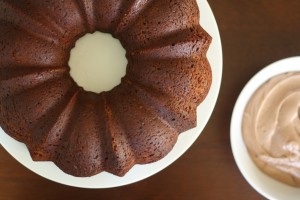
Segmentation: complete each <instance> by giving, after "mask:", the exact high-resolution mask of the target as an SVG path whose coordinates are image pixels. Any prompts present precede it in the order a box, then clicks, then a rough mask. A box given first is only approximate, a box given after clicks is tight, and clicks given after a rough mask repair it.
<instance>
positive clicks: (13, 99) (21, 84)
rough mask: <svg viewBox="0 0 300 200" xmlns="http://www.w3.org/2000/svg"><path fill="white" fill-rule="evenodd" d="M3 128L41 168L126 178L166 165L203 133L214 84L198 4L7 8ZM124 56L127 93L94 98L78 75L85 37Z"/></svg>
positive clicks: (113, 2) (76, 2) (1, 78)
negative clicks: (183, 138)
mask: <svg viewBox="0 0 300 200" xmlns="http://www.w3.org/2000/svg"><path fill="white" fill-rule="evenodd" d="M0 30H1V34H0V125H1V127H2V128H3V130H4V131H5V132H6V133H7V134H8V135H10V136H11V137H13V138H15V139H16V140H18V141H20V142H23V143H25V144H26V146H27V147H28V149H29V152H30V154H31V157H32V159H33V160H35V161H53V162H54V163H55V164H56V165H57V166H58V167H59V168H60V169H62V170H63V171H64V172H65V173H68V174H71V175H73V176H79V177H84V176H92V175H95V174H97V173H100V172H102V171H107V172H110V173H112V174H115V175H118V176H123V175H124V174H125V173H126V172H127V171H128V170H129V169H130V168H131V167H132V166H133V165H135V164H145V163H151V162H154V161H157V160H159V159H161V158H163V157H164V156H165V155H166V154H167V153H168V152H170V150H171V149H172V148H173V146H174V144H175V143H176V140H177V137H178V134H179V133H182V132H184V131H186V130H188V129H191V128H193V127H195V126H196V108H197V106H198V105H199V104H200V103H201V102H202V101H203V100H204V98H205V97H206V95H207V93H208V91H209V88H210V85H211V80H212V75H211V69H210V65H209V63H208V61H207V58H206V52H207V49H208V47H209V45H210V42H211V37H210V36H209V35H208V34H207V33H206V32H205V31H204V30H203V29H202V28H201V27H200V25H199V10H198V6H197V2H196V0H47V1H41V0H0ZM95 31H101V32H105V33H111V34H112V35H113V36H114V37H115V38H117V39H119V40H120V42H121V44H122V45H123V47H124V48H125V49H126V52H127V54H126V57H127V59H128V65H127V72H126V75H125V77H124V78H123V79H122V82H121V84H120V85H118V86H116V87H115V88H114V89H112V90H111V91H108V92H102V93H100V94H96V93H92V92H87V91H85V90H83V89H82V88H81V87H79V86H78V85H77V84H76V83H75V82H74V80H73V79H72V78H71V77H70V74H69V70H70V68H69V66H68V61H69V57H70V51H71V49H72V48H73V47H74V45H75V42H76V40H77V39H78V38H80V37H82V36H83V35H85V34H86V33H93V32H95Z"/></svg>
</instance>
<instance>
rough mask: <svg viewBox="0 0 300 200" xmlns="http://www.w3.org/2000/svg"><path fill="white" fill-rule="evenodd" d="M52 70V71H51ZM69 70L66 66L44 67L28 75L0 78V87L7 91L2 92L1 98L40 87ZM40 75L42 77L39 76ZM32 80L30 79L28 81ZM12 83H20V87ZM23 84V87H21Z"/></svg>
mask: <svg viewBox="0 0 300 200" xmlns="http://www.w3.org/2000/svg"><path fill="white" fill-rule="evenodd" d="M50 71H51V72H50ZM66 72H67V70H66V69H65V68H57V69H54V70H53V69H50V70H48V69H44V70H41V72H38V73H30V74H27V75H26V76H21V75H20V76H16V77H13V78H10V79H6V80H0V89H1V90H2V91H6V92H4V93H1V94H0V100H1V99H3V98H5V95H6V96H7V95H9V96H12V95H18V94H19V93H21V92H24V91H27V90H30V89H33V88H35V87H38V86H40V85H42V84H44V83H46V82H47V81H52V80H55V79H59V78H61V77H62V76H63V75H64V74H66ZM39 77H40V78H39ZM27 80H30V81H27ZM11 83H14V84H18V87H15V88H13V87H10V85H11ZM21 86H22V88H21Z"/></svg>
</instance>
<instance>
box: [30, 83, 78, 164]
mask: <svg viewBox="0 0 300 200" xmlns="http://www.w3.org/2000/svg"><path fill="white" fill-rule="evenodd" d="M78 93H79V92H78V90H76V88H75V87H70V89H69V91H68V92H67V93H66V95H65V96H64V97H63V98H62V99H64V100H62V102H59V103H57V104H56V105H54V106H53V108H52V109H50V110H49V111H48V112H47V114H45V115H51V117H52V116H54V118H55V119H52V121H51V122H50V121H49V119H47V118H44V119H40V120H39V121H38V122H37V123H36V125H35V127H33V128H32V131H31V138H32V143H31V145H30V146H29V152H30V154H31V156H32V159H33V160H35V161H42V160H43V161H47V160H52V159H53V158H54V157H55V152H56V150H55V149H56V148H57V146H58V145H59V142H60V140H61V137H62V135H63V133H64V130H65V129H66V128H67V122H68V120H69V118H70V115H71V113H72V111H73V108H74V106H75V103H76V102H77V97H78ZM58 110H59V112H57V111H58ZM68 115H69V116H68ZM62 116H63V117H62ZM61 122H62V124H60V123H61ZM48 123H50V124H48ZM44 125H45V126H46V127H47V126H49V127H47V129H45V128H46V127H43V132H39V131H41V127H40V126H44ZM56 129H59V130H56ZM33 130H37V131H33ZM55 130H56V131H55ZM54 135H55V136H54ZM50 136H54V137H55V139H53V138H50ZM49 140H50V141H49ZM53 143H54V144H53ZM47 147H48V148H51V150H46V149H47Z"/></svg>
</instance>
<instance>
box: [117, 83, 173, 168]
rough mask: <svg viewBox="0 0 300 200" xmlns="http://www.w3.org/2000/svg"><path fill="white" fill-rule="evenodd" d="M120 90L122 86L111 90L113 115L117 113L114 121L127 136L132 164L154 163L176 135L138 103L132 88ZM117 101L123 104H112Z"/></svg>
mask: <svg viewBox="0 0 300 200" xmlns="http://www.w3.org/2000/svg"><path fill="white" fill-rule="evenodd" d="M128 86H129V85H128ZM124 88H126V89H127V86H126V85H125V84H124V85H122V86H120V87H118V88H117V89H116V90H115V92H116V93H115V96H114V98H112V99H113V101H112V103H113V105H115V106H114V107H113V108H112V109H113V110H114V111H113V112H115V113H118V115H117V116H116V117H117V120H118V121H119V122H120V124H121V126H122V127H123V128H124V130H125V132H126V133H127V135H128V136H127V137H128V139H129V141H130V144H129V146H130V148H131V149H132V151H133V153H134V155H135V159H136V160H135V162H136V164H146V163H151V162H154V161H156V160H158V159H160V158H162V157H164V156H165V155H166V153H167V152H169V150H170V149H171V148H172V147H173V146H174V144H175V141H176V138H177V137H178V132H177V130H175V129H174V128H173V127H172V126H170V124H168V123H167V121H164V120H162V119H161V118H160V117H159V116H158V115H157V113H156V112H154V111H153V110H152V109H151V108H149V106H146V105H145V104H144V103H142V101H140V98H138V95H137V93H136V91H135V90H134V89H133V90H131V89H130V90H127V91H128V92H124V90H123V89H124ZM116 97H118V98H116ZM119 98H121V99H123V101H122V102H119V103H118V104H116V102H118V99H119ZM130 111H132V112H130ZM158 138H159V139H158Z"/></svg>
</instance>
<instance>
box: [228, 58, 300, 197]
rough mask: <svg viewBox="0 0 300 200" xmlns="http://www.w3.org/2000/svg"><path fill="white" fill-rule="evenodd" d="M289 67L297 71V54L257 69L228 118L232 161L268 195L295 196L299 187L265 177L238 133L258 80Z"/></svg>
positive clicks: (260, 82)
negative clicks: (230, 116)
mask: <svg viewBox="0 0 300 200" xmlns="http://www.w3.org/2000/svg"><path fill="white" fill-rule="evenodd" d="M293 71H300V57H292V58H287V59H283V60H280V61H277V62H275V63H273V64H271V65H269V66H267V67H266V68H264V69H262V70H261V71H260V72H258V73H257V74H256V75H255V76H254V77H253V78H252V79H251V80H250V81H249V82H248V83H247V84H246V86H245V87H244V89H243V90H242V92H241V94H240V96H239V97H238V100H237V102H236V104H235V107H234V110H233V114H232V118H231V127H230V139H231V148H232V152H233V156H234V159H235V161H236V164H237V166H238V168H239V170H240V171H241V173H242V175H243V176H244V177H245V179H246V180H247V181H248V183H249V184H250V185H251V186H252V187H253V188H254V189H255V190H256V191H257V192H259V193H260V194H261V195H263V196H265V197H266V198H268V199H279V200H299V199H300V188H296V187H292V186H289V185H286V184H284V183H281V182H279V181H277V180H275V179H273V178H271V177H269V176H268V175H266V174H265V173H263V172H262V171H261V170H260V169H259V168H258V167H257V166H256V165H255V164H254V162H253V161H252V159H251V158H250V156H249V154H248V151H247V149H246V146H245V143H244V140H243V137H242V119H243V113H244V110H245V107H246V105H247V103H248V101H249V100H250V98H251V96H252V95H253V94H254V92H255V91H256V90H257V89H258V88H259V87H260V86H261V85H262V84H264V83H265V82H266V81H267V80H269V79H270V78H272V77H274V76H276V75H279V74H283V73H286V72H293Z"/></svg>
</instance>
